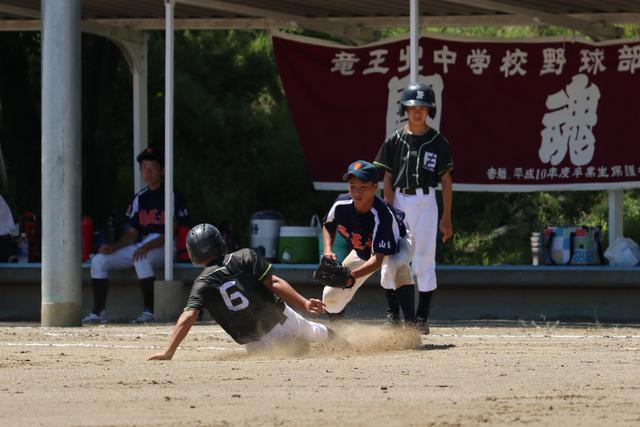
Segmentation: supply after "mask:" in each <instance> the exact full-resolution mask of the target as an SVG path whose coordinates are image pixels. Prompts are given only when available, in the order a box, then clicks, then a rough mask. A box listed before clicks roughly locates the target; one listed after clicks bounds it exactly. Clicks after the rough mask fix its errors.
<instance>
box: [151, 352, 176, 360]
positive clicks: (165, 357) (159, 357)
mask: <svg viewBox="0 0 640 427" xmlns="http://www.w3.org/2000/svg"><path fill="white" fill-rule="evenodd" d="M172 357H173V354H169V353H166V352H164V351H163V352H161V353H156V354H154V355H153V356H151V357H149V358H148V359H147V360H171V358H172Z"/></svg>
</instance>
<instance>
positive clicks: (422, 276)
mask: <svg viewBox="0 0 640 427" xmlns="http://www.w3.org/2000/svg"><path fill="white" fill-rule="evenodd" d="M424 199H425V200H424V202H425V204H424V207H423V209H422V213H421V215H420V216H419V219H418V221H417V225H416V226H417V227H418V230H420V231H419V232H420V236H418V237H416V240H417V241H420V244H421V247H420V252H419V253H418V248H417V246H418V245H416V255H415V256H414V262H413V266H414V271H415V273H416V278H417V280H418V290H419V292H418V308H417V310H416V325H417V327H418V329H420V330H421V331H422V333H424V334H428V333H429V323H428V322H429V314H430V308H431V298H432V295H433V292H434V291H435V289H436V288H437V286H438V285H437V281H436V243H437V236H438V203H437V201H436V196H435V191H431V192H430V194H429V195H428V196H425V197H424Z"/></svg>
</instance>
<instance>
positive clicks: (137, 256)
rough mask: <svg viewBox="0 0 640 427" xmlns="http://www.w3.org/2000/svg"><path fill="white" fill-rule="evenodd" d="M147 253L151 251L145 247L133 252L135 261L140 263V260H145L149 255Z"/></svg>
mask: <svg viewBox="0 0 640 427" xmlns="http://www.w3.org/2000/svg"><path fill="white" fill-rule="evenodd" d="M147 252H149V250H148V249H147V247H146V246H145V245H142V246H140V247H138V249H136V250H135V251H133V260H134V261H138V260H139V259H142V258H144V257H145V256H146V255H147Z"/></svg>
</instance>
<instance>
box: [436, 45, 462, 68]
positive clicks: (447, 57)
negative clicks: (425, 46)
mask: <svg viewBox="0 0 640 427" xmlns="http://www.w3.org/2000/svg"><path fill="white" fill-rule="evenodd" d="M457 57H458V54H457V53H456V52H454V51H452V50H449V47H448V46H447V45H446V44H445V45H443V46H442V49H440V50H434V51H433V63H434V64H442V71H443V72H444V73H445V74H447V73H448V72H449V65H450V64H455V63H456V58H457Z"/></svg>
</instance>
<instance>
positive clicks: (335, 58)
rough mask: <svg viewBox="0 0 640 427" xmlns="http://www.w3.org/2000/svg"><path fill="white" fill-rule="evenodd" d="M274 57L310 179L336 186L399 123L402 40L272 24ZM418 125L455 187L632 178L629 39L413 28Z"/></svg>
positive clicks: (636, 45) (637, 117) (633, 103)
mask: <svg viewBox="0 0 640 427" xmlns="http://www.w3.org/2000/svg"><path fill="white" fill-rule="evenodd" d="M273 48H274V52H275V58H276V62H277V65H278V69H279V71H280V75H281V78H282V83H283V86H284V89H285V92H286V96H287V99H288V101H289V106H290V109H291V112H292V115H293V119H294V122H295V125H296V128H297V131H298V136H299V138H300V142H301V144H302V149H303V152H304V157H305V160H306V162H307V166H308V169H309V171H310V173H311V176H312V178H313V181H314V185H315V187H316V188H317V189H343V188H344V184H343V183H341V182H340V179H341V177H342V174H343V172H344V170H345V169H346V167H347V165H348V164H349V163H351V162H352V161H354V160H357V159H364V160H373V158H374V157H375V155H376V153H377V152H378V149H379V148H380V145H381V144H382V143H383V141H384V140H385V139H386V137H387V135H390V134H391V133H392V132H393V130H394V129H395V128H396V127H398V126H401V125H402V122H401V119H402V118H401V117H400V116H398V115H397V110H398V99H399V95H400V93H401V92H402V90H403V88H404V87H406V86H407V85H408V83H409V41H408V39H407V38H403V39H394V40H387V41H383V42H380V43H376V44H371V45H367V46H359V47H352V46H342V45H338V44H331V43H328V42H323V41H319V40H315V39H309V38H302V37H292V36H288V35H287V36H284V35H281V34H280V35H274V36H273ZM419 57H420V58H419V74H420V77H419V80H421V81H425V82H427V83H428V84H430V85H431V86H432V87H433V89H434V91H435V93H436V104H437V108H438V110H437V115H436V117H435V118H434V119H433V120H431V119H429V120H430V122H429V125H430V126H431V127H433V128H435V129H437V130H439V131H440V132H442V134H443V135H445V137H446V138H447V139H448V140H449V143H450V145H451V151H452V154H453V159H454V167H455V169H454V183H455V184H454V189H456V190H464V191H548V190H587V189H589V190H593V189H619V188H634V187H640V178H639V177H640V136H639V134H640V129H639V128H638V125H639V124H640V102H639V101H638V100H640V41H639V40H637V39H634V40H617V41H615V42H605V43H589V42H585V41H575V40H561V39H557V38H556V39H527V40H519V39H518V40H514V39H505V40H504V41H502V40H496V39H467V38H450V37H447V38H436V37H432V36H429V37H422V38H421V39H420V55H419Z"/></svg>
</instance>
